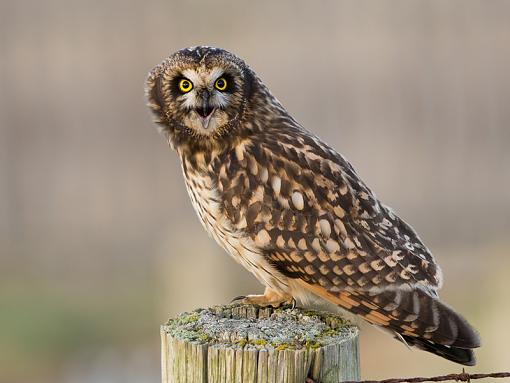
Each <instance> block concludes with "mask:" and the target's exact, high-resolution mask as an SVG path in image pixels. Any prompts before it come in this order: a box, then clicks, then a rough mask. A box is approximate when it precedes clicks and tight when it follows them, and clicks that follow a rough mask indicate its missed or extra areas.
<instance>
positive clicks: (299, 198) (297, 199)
mask: <svg viewBox="0 0 510 383" xmlns="http://www.w3.org/2000/svg"><path fill="white" fill-rule="evenodd" d="M292 203H293V204H294V207H295V208H296V209H297V210H303V208H304V207H305V201H304V199H303V195H302V194H301V193H300V192H297V191H295V192H294V193H292Z"/></svg>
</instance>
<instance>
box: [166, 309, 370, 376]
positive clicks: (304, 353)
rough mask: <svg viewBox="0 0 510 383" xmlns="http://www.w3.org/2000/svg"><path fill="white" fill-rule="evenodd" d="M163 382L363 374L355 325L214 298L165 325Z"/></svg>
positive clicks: (323, 315) (335, 318)
mask: <svg viewBox="0 0 510 383" xmlns="http://www.w3.org/2000/svg"><path fill="white" fill-rule="evenodd" d="M161 362H162V378H163V383H183V382H186V383H195V382H197V383H206V382H207V383H216V382H224V383H246V382H249V383H257V382H267V383H270V382H275V383H276V382H278V383H301V382H305V381H306V379H307V378H310V379H312V380H313V381H315V382H321V383H333V382H334V383H338V382H341V381H344V380H359V378H360V372H359V351H358V329H357V327H355V326H353V325H351V324H349V323H348V322H346V321H345V320H344V319H342V318H341V317H339V316H336V315H333V314H329V313H323V312H317V311H310V310H303V309H299V308H294V309H292V308H279V309H272V308H258V307H255V306H249V305H229V306H216V307H212V308H209V309H198V310H195V311H193V312H191V313H184V314H180V315H179V316H178V317H176V318H174V319H170V320H169V321H168V323H167V324H165V325H163V326H161Z"/></svg>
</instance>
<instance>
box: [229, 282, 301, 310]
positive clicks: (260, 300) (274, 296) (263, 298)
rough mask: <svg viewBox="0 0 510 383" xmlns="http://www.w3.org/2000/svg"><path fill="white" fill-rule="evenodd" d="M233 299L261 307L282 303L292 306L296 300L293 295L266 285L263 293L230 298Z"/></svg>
mask: <svg viewBox="0 0 510 383" xmlns="http://www.w3.org/2000/svg"><path fill="white" fill-rule="evenodd" d="M234 301H239V302H241V303H243V304H248V305H257V306H262V307H267V306H273V307H280V306H282V305H284V304H290V305H292V308H294V307H295V306H296V300H295V299H294V297H292V296H290V295H287V294H281V293H279V292H276V291H274V290H272V289H270V288H269V287H266V290H265V291H264V294H256V295H255V294H253V295H247V296H239V297H236V298H234V299H233V300H232V302H234Z"/></svg>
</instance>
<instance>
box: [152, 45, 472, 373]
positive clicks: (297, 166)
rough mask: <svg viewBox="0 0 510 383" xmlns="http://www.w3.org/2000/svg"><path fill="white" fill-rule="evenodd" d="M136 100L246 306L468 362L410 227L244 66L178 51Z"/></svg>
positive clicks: (467, 337)
mask: <svg viewBox="0 0 510 383" xmlns="http://www.w3.org/2000/svg"><path fill="white" fill-rule="evenodd" d="M146 94H147V97H148V100H149V103H148V105H149V107H150V108H151V109H152V111H153V112H154V114H155V122H156V123H157V124H158V125H159V128H160V131H161V132H162V133H163V135H164V136H165V137H166V139H167V140H168V142H169V144H170V145H171V146H172V148H174V149H175V151H176V152H177V154H178V156H179V158H180V162H181V165H182V172H183V175H184V180H185V184H186V188H187V191H188V193H189V196H190V198H191V201H192V204H193V207H194V209H195V211H196V213H197V214H198V216H199V218H200V221H201V223H202V224H203V226H204V228H205V230H206V231H207V232H208V233H209V234H210V235H211V236H212V237H213V238H214V239H215V240H216V241H217V242H218V244H219V245H220V246H221V247H223V249H225V251H226V252H227V253H228V254H230V255H231V256H232V257H234V259H235V260H237V261H238V262H239V263H241V264H242V265H243V266H244V267H245V268H246V269H248V270H249V271H250V272H251V273H253V274H254V275H255V277H256V278H257V279H258V280H259V281H260V282H261V283H262V284H263V285H264V286H265V291H264V293H263V294H261V295H248V296H246V297H242V298H243V299H242V300H243V302H244V303H250V304H256V305H261V306H267V305H272V306H279V305H281V304H284V303H286V302H292V301H294V300H295V299H297V300H299V301H300V302H302V303H303V304H308V303H309V302H314V301H326V302H329V303H330V304H334V305H336V306H338V307H339V308H341V309H343V310H346V311H348V312H349V313H351V314H355V315H357V316H360V317H362V318H363V319H364V320H366V321H368V322H369V323H371V324H373V325H376V326H380V327H382V328H383V329H385V330H387V331H388V332H390V333H391V334H392V335H393V336H394V337H395V338H396V339H398V340H400V341H402V342H404V343H405V344H407V345H409V346H415V347H418V348H420V349H422V350H425V351H428V352H432V353H434V354H437V355H439V356H441V357H443V358H446V359H448V360H451V361H453V362H457V363H461V364H464V365H474V364H475V357H474V353H473V349H474V348H476V347H479V346H480V340H479V336H478V334H477V332H476V331H475V330H474V329H473V327H471V325H470V324H469V323H468V322H467V321H466V320H465V319H464V318H463V317H462V316H461V315H460V314H458V313H457V312H456V311H454V310H453V309H452V308H451V307H450V306H448V305H447V304H445V303H444V302H443V301H441V300H440V299H439V296H438V293H437V290H438V289H439V288H440V287H441V285H442V274H441V270H440V268H439V266H438V264H437V263H436V261H435V260H434V257H433V256H432V254H431V253H430V251H429V250H428V249H427V247H426V246H425V245H424V244H423V242H422V240H421V239H420V238H419V237H418V235H417V234H416V232H415V231H414V230H413V228H412V227H411V226H409V225H408V224H407V223H406V222H404V221H403V220H402V219H401V218H400V217H398V216H397V215H396V214H395V213H394V212H393V210H392V209H390V208H389V207H388V206H386V205H384V204H383V203H381V202H380V201H379V200H378V199H377V198H376V196H375V194H374V193H373V192H372V191H371V190H370V189H369V188H368V187H367V186H366V185H365V183H364V182H363V180H361V178H360V177H359V176H358V174H357V173H356V171H355V170H354V169H353V167H352V166H351V164H350V163H349V162H347V160H346V159H345V158H344V157H343V156H342V155H341V154H339V153H338V152H337V151H336V150H335V149H333V148H332V147H330V146H329V145H327V144H326V143H325V142H324V141H322V140H321V139H320V138H318V137H317V136H316V135H315V134H313V133H312V132H310V131H308V130H306V129H305V128H304V127H302V126H301V125H300V124H299V123H298V122H297V121H296V120H295V119H294V118H293V117H292V116H291V115H290V114H289V113H288V112H287V111H286V110H285V108H284V107H283V106H282V104H281V103H280V102H279V101H278V100H277V99H276V98H275V97H274V96H273V95H272V94H271V92H270V91H269V89H268V88H267V87H266V86H265V85H264V83H263V82H262V81H261V80H260V79H259V77H258V76H257V75H256V74H255V72H254V71H253V70H252V69H251V68H250V67H248V65H247V64H246V63H245V62H244V61H243V60H241V59H240V58H238V57H237V56H235V55H234V54H232V53H229V52H227V51H225V50H223V49H219V48H213V47H206V46H199V47H192V48H187V49H183V50H180V51H178V52H176V53H174V54H173V55H171V56H170V57H168V58H167V59H166V60H164V61H163V62H162V63H161V64H160V65H158V66H156V67H155V68H154V69H153V70H152V71H151V72H150V74H149V77H148V79H147V84H146Z"/></svg>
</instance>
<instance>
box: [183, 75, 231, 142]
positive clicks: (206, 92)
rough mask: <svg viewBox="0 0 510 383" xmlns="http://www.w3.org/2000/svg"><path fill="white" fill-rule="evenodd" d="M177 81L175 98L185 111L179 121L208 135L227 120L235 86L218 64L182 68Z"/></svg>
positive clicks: (229, 76)
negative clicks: (207, 66) (208, 66)
mask: <svg viewBox="0 0 510 383" xmlns="http://www.w3.org/2000/svg"><path fill="white" fill-rule="evenodd" d="M177 84H178V91H179V94H178V95H177V101H178V102H180V103H181V106H182V110H183V111H184V113H183V116H182V121H183V123H184V125H185V126H186V127H188V128H191V129H193V130H194V131H196V132H197V133H200V134H201V135H210V134H213V133H214V131H215V130H216V129H218V128H219V127H221V126H223V125H225V124H227V123H228V121H229V120H230V117H229V114H228V109H229V106H230V105H231V102H230V101H231V97H232V92H233V89H234V80H233V78H232V76H231V75H229V74H228V73H225V72H224V71H223V70H222V69H221V68H218V67H214V68H206V67H198V68H190V69H186V70H183V71H182V73H181V74H180V77H178V78H177ZM181 84H183V86H181Z"/></svg>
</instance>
